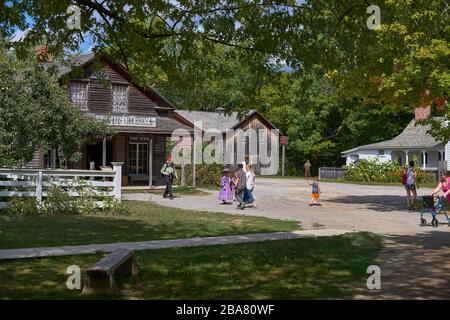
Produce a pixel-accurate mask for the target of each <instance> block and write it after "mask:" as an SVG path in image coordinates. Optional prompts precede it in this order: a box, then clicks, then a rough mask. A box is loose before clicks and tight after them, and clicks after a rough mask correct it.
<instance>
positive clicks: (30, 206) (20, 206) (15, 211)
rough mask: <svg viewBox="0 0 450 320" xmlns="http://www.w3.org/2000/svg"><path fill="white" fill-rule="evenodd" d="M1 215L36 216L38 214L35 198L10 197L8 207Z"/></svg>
mask: <svg viewBox="0 0 450 320" xmlns="http://www.w3.org/2000/svg"><path fill="white" fill-rule="evenodd" d="M1 212H2V214H3V213H5V214H11V215H37V214H39V213H40V212H39V209H38V203H37V201H36V198H28V197H17V196H15V197H11V198H10V199H9V206H8V208H7V209H6V210H2V211H1Z"/></svg>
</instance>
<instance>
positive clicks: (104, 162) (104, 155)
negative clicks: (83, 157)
mask: <svg viewBox="0 0 450 320" xmlns="http://www.w3.org/2000/svg"><path fill="white" fill-rule="evenodd" d="M102 166H104V167H106V137H103V154H102Z"/></svg>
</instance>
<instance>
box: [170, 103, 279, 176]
mask: <svg viewBox="0 0 450 320" xmlns="http://www.w3.org/2000/svg"><path fill="white" fill-rule="evenodd" d="M175 112H176V113H177V114H179V115H180V116H182V117H183V118H185V119H187V120H189V121H190V122H191V123H192V124H194V125H195V126H196V127H198V128H200V129H201V130H202V131H203V132H207V131H211V130H212V131H215V130H218V131H220V132H221V133H222V136H223V142H224V146H223V150H224V151H225V150H226V149H227V148H228V149H229V150H228V151H230V150H233V151H232V152H226V154H225V155H224V164H225V165H229V166H233V165H236V164H238V163H241V162H242V161H244V160H246V161H247V162H249V163H252V164H253V165H254V170H255V173H256V174H257V175H275V174H277V172H278V161H279V154H278V149H279V148H278V147H279V134H278V130H277V128H276V127H275V125H274V124H272V123H271V122H270V121H269V120H268V119H267V118H266V117H264V115H262V114H261V113H260V112H258V111H256V110H251V111H249V112H248V113H246V114H245V115H242V116H241V117H239V115H238V113H237V112H232V113H231V114H227V115H225V114H223V113H222V112H221V111H220V110H219V111H218V112H208V111H188V110H175ZM199 125H201V127H200V126H199ZM249 129H253V130H254V131H253V132H254V133H256V135H257V136H253V137H251V135H250V134H249ZM260 130H262V132H261V133H263V135H264V136H261V135H260ZM252 138H253V139H256V141H257V143H256V144H255V143H253V144H252V143H250V139H252ZM261 140H265V142H266V147H263V146H261V144H260V142H261ZM254 141H255V140H254ZM240 147H242V148H243V149H242V152H238V149H239V148H240ZM263 149H265V150H263ZM272 150H273V152H272Z"/></svg>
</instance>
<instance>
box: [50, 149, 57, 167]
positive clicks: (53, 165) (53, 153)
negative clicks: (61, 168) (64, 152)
mask: <svg viewBox="0 0 450 320" xmlns="http://www.w3.org/2000/svg"><path fill="white" fill-rule="evenodd" d="M51 155H52V169H56V149H52V152H51Z"/></svg>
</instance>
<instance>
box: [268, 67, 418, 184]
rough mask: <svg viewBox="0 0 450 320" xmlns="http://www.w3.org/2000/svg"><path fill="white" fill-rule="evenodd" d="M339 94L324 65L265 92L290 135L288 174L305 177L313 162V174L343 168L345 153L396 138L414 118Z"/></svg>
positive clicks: (275, 118) (286, 77) (284, 78)
mask: <svg viewBox="0 0 450 320" xmlns="http://www.w3.org/2000/svg"><path fill="white" fill-rule="evenodd" d="M336 91H338V89H337V88H336V87H335V85H334V84H333V83H331V82H330V81H328V80H327V79H326V78H325V77H324V76H323V70H322V68H320V67H319V66H315V67H314V70H313V71H312V72H303V73H300V74H298V73H291V74H286V73H279V74H278V75H277V77H275V78H274V79H272V81H271V82H268V83H266V85H265V86H264V87H263V88H262V89H261V94H260V99H261V101H266V102H267V103H268V104H269V105H270V108H267V110H266V112H265V113H266V115H267V116H268V118H269V119H270V120H271V121H272V122H273V123H274V124H275V125H276V126H277V127H278V128H279V129H280V130H281V132H283V133H284V134H287V135H288V136H289V144H288V145H287V149H286V150H287V152H286V156H287V161H286V168H287V170H286V173H287V174H288V175H298V174H300V173H301V172H302V170H303V164H304V163H305V161H306V160H308V159H309V160H310V161H311V163H312V166H313V167H312V170H313V174H317V171H318V168H319V167H320V166H340V165H341V164H342V163H343V158H342V157H341V152H342V151H344V150H347V149H351V148H353V147H355V146H358V145H362V144H368V143H372V142H378V141H382V140H386V139H390V138H392V137H394V136H395V135H397V134H399V133H400V132H401V130H403V128H404V127H405V126H406V124H407V123H408V122H409V121H410V120H411V117H412V114H411V110H410V109H408V108H406V107H405V108H393V107H391V106H383V105H365V104H362V103H360V102H359V101H358V100H356V99H347V100H342V99H340V98H338V97H337V95H336ZM375 128H383V130H374V129H375Z"/></svg>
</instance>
